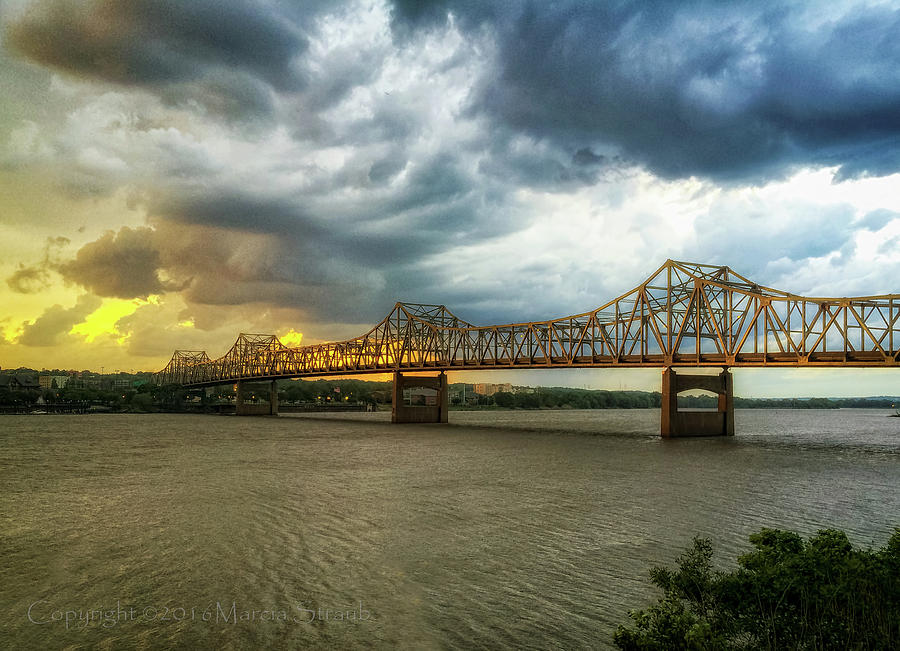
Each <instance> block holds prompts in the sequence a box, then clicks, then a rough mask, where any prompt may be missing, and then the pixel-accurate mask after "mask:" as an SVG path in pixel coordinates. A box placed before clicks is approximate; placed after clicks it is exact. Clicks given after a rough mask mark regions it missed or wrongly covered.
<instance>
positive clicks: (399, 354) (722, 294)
mask: <svg viewBox="0 0 900 651" xmlns="http://www.w3.org/2000/svg"><path fill="white" fill-rule="evenodd" d="M701 366H710V367H732V366H734V367H766V366H779V367H803V366H806V367H897V366H900V294H885V295H880V296H860V297H853V298H810V297H804V296H797V295H795V294H791V293H789V292H784V291H781V290H777V289H772V288H771V287H764V286H762V285H758V284H757V283H755V282H753V281H752V280H749V279H747V278H745V277H744V276H742V275H740V274H738V273H736V272H734V271H732V270H731V269H729V268H728V267H724V266H713V265H707V264H696V263H691V262H677V261H674V260H668V261H666V263H665V264H663V265H662V266H661V267H659V269H657V270H656V271H655V272H653V274H652V275H651V276H650V277H649V278H648V279H647V280H646V281H645V282H643V283H641V284H640V285H639V286H637V287H635V288H634V289H632V290H631V291H629V292H627V293H625V294H623V295H621V296H619V297H618V298H615V299H613V300H611V301H609V302H608V303H606V304H605V305H602V306H601V307H598V308H597V309H595V310H592V311H590V312H584V313H582V314H576V315H574V316H566V317H562V318H558V319H552V320H549V321H535V322H529V323H510V324H505V325H491V326H474V325H472V324H471V323H467V322H466V321H463V320H462V319H460V318H459V317H457V316H455V315H454V314H452V313H451V312H450V311H449V310H448V309H447V308H446V307H444V306H443V305H423V304H413V303H397V304H396V305H395V306H394V309H393V310H392V311H391V313H390V314H388V315H387V316H386V317H385V318H384V319H383V320H382V321H381V322H380V323H378V324H377V325H375V326H374V327H373V328H372V329H371V330H369V331H368V332H367V333H365V334H364V335H361V336H359V337H356V338H355V339H348V340H346V341H337V342H330V343H322V344H312V345H308V346H300V347H296V348H291V347H288V346H285V345H284V344H282V343H281V342H280V341H279V340H278V338H277V337H276V336H275V335H262V334H241V335H240V336H239V337H238V339H237V341H236V342H235V344H234V345H233V346H232V347H231V350H229V351H228V352H227V353H226V354H225V355H223V356H222V357H219V358H218V359H210V357H209V356H208V355H207V354H206V352H205V351H194V350H178V351H175V354H174V355H173V356H172V359H171V361H170V362H169V363H168V365H167V366H166V367H165V368H164V369H163V370H161V371H159V372H158V373H156V374H155V375H154V376H153V380H154V382H155V383H157V384H170V383H177V384H182V385H187V386H209V385H215V384H225V383H231V382H238V381H242V380H257V379H258V380H273V379H279V378H296V377H314V376H326V375H350V374H360V373H386V372H397V371H410V372H412V371H456V370H483V369H511V368H514V369H522V368H634V367H663V368H670V367H701Z"/></svg>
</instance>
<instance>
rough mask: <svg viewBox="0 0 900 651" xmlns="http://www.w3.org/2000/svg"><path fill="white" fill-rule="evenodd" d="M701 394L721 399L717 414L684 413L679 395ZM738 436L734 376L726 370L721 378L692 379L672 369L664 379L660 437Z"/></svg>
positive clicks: (717, 404)
mask: <svg viewBox="0 0 900 651" xmlns="http://www.w3.org/2000/svg"><path fill="white" fill-rule="evenodd" d="M697 391H702V392H704V393H712V394H715V395H716V396H717V400H716V409H715V410H711V409H710V410H707V411H700V410H693V411H692V410H687V409H680V408H679V404H678V402H679V401H678V394H680V393H686V392H692V393H695V392H697ZM733 434H734V390H733V382H732V376H731V373H730V372H729V371H728V369H727V368H726V369H724V370H723V371H722V372H721V373H719V374H718V375H688V374H686V373H678V372H677V371H676V370H675V369H674V368H672V367H668V368H666V369H665V370H664V371H663V376H662V405H661V409H660V435H661V436H663V437H664V438H675V437H682V436H732V435H733Z"/></svg>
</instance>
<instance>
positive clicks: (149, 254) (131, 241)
mask: <svg viewBox="0 0 900 651" xmlns="http://www.w3.org/2000/svg"><path fill="white" fill-rule="evenodd" d="M160 266H161V263H160V253H159V249H158V248H157V246H156V244H155V243H154V233H153V230H152V229H150V228H134V229H131V228H128V227H127V226H126V227H123V228H122V229H121V230H119V232H118V233H114V232H113V231H108V232H107V233H106V234H105V235H104V236H103V237H101V238H100V239H98V240H96V241H94V242H90V243H89V244H85V245H84V246H83V247H81V249H79V250H78V253H77V254H76V255H75V258H74V259H73V260H70V261H68V262H64V263H62V264H60V265H59V266H58V267H57V268H58V270H59V272H60V273H61V274H62V276H63V278H65V279H66V280H68V281H70V282H74V283H78V284H79V285H81V286H83V287H85V288H87V289H89V290H91V291H92V292H94V294H96V295H98V296H112V297H116V298H146V297H147V296H148V295H149V294H157V293H160V292H163V291H165V290H167V289H175V287H174V286H172V285H171V284H168V283H164V282H162V281H161V280H160V278H159V270H160Z"/></svg>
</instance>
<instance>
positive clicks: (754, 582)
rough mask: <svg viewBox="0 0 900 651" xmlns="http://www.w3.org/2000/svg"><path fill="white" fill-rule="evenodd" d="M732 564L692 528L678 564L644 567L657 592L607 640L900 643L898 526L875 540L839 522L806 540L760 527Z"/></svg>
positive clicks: (702, 644)
mask: <svg viewBox="0 0 900 651" xmlns="http://www.w3.org/2000/svg"><path fill="white" fill-rule="evenodd" d="M750 542H751V543H752V544H753V546H754V547H755V550H754V551H752V552H750V553H748V554H745V555H743V556H740V557H739V558H738V566H739V567H738V569H737V570H735V571H732V572H717V571H714V570H713V567H712V555H713V549H712V543H711V542H710V541H709V540H708V539H702V538H695V539H694V542H693V545H692V546H691V548H690V549H688V550H687V551H685V552H684V553H683V554H682V555H681V556H680V557H679V558H678V562H677V565H678V566H677V568H676V569H674V570H671V569H668V568H661V567H656V568H653V569H652V570H651V571H650V578H651V580H652V581H653V583H654V584H655V585H656V586H658V587H659V588H661V589H662V591H663V596H662V597H660V598H659V600H658V601H657V603H656V604H654V605H652V606H650V607H649V608H648V609H647V610H636V611H632V612H631V613H629V615H630V617H631V619H632V628H628V627H626V626H619V628H618V630H617V631H616V633H615V635H614V637H613V641H614V642H615V644H616V646H618V647H619V648H620V649H626V650H639V649H641V650H660V651H663V650H669V649H698V650H699V649H883V650H887V649H900V528H898V529H896V530H895V532H894V535H893V536H892V537H891V539H890V540H889V541H888V543H887V545H886V546H885V547H883V548H881V549H878V550H870V549H856V548H854V547H853V546H852V545H851V544H850V541H849V540H848V539H847V536H846V534H845V533H844V532H843V531H838V530H835V529H825V530H822V531H819V532H818V533H817V534H816V535H815V536H813V537H811V538H810V539H809V540H807V541H804V540H803V539H802V538H801V537H800V536H799V535H798V534H796V533H794V532H791V531H779V530H776V529H763V530H762V531H760V532H759V533H756V534H753V535H752V536H750Z"/></svg>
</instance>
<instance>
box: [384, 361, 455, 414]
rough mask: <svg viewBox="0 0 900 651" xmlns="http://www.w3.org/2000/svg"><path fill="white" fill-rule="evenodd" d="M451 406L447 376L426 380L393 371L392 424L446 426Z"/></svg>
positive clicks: (421, 377)
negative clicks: (444, 424) (434, 424)
mask: <svg viewBox="0 0 900 651" xmlns="http://www.w3.org/2000/svg"><path fill="white" fill-rule="evenodd" d="M415 389H420V391H418V392H417V391H415ZM449 406H450V389H449V385H448V384H447V374H446V373H444V372H441V374H440V375H438V376H436V377H423V376H421V375H403V374H402V373H401V372H400V371H394V387H393V393H392V397H391V422H392V423H446V422H447V410H448V407H449Z"/></svg>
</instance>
